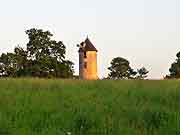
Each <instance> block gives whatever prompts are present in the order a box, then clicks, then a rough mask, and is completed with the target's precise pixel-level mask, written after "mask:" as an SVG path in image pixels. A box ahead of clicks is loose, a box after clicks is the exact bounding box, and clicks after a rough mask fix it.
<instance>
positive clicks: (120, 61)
mask: <svg viewBox="0 0 180 135" xmlns="http://www.w3.org/2000/svg"><path fill="white" fill-rule="evenodd" d="M108 69H109V70H110V73H109V75H108V78H110V79H132V78H133V77H134V76H135V75H136V72H135V71H134V70H133V69H132V68H131V67H130V63H129V61H128V60H126V59H124V58H121V57H116V58H114V59H113V60H112V61H111V66H110V67H109V68H108Z"/></svg>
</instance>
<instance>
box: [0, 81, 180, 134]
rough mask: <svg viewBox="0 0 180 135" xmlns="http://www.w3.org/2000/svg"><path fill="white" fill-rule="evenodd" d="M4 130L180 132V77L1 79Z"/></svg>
mask: <svg viewBox="0 0 180 135" xmlns="http://www.w3.org/2000/svg"><path fill="white" fill-rule="evenodd" d="M0 135H180V80H166V81H133V80H132V81H110V80H104V81H79V80H48V79H47V80H45V79H0Z"/></svg>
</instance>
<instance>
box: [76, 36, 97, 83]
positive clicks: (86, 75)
mask: <svg viewBox="0 0 180 135" xmlns="http://www.w3.org/2000/svg"><path fill="white" fill-rule="evenodd" d="M97 52H98V51H97V49H96V48H95V47H94V45H93V44H92V43H91V41H90V40H89V38H88V37H87V39H86V40H85V41H84V42H82V43H81V44H80V45H79V78H80V79H85V80H97V79H98V74H97Z"/></svg>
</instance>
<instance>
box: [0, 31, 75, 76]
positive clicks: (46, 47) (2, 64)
mask: <svg viewBox="0 0 180 135" xmlns="http://www.w3.org/2000/svg"><path fill="white" fill-rule="evenodd" d="M26 34H27V35H28V38H29V42H28V43H27V48H26V49H23V48H21V47H19V46H18V47H16V48H15V49H14V53H7V54H4V53H3V54H2V55H1V57H0V75H1V76H9V77H21V76H33V77H58V78H71V77H72V76H73V72H74V71H73V63H72V62H71V61H69V60H65V53H66V47H65V45H64V44H63V42H62V41H59V42H57V41H55V40H52V39H51V38H52V36H53V35H52V34H51V33H50V32H49V31H43V30H41V29H30V30H27V31H26Z"/></svg>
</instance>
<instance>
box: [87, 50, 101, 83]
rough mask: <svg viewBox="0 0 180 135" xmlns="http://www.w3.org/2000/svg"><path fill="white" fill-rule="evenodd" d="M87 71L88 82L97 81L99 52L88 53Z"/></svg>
mask: <svg viewBox="0 0 180 135" xmlns="http://www.w3.org/2000/svg"><path fill="white" fill-rule="evenodd" d="M86 60H87V70H86V79H88V80H97V79H98V75H97V52H96V51H88V52H87V59H86Z"/></svg>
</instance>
